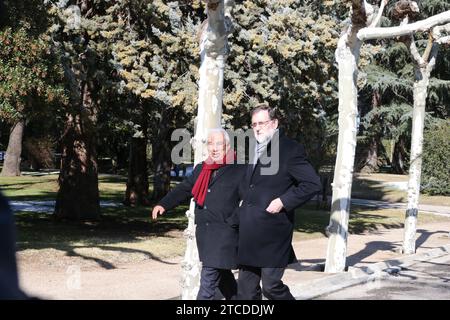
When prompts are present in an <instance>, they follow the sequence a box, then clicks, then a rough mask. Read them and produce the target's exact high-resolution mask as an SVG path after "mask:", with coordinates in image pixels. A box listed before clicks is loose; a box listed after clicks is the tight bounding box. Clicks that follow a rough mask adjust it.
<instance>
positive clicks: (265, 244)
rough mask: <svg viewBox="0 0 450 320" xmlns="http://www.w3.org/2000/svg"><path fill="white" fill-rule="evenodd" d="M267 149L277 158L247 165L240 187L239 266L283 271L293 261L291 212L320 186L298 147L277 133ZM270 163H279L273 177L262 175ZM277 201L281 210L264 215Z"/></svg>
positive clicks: (301, 149) (310, 196)
mask: <svg viewBox="0 0 450 320" xmlns="http://www.w3.org/2000/svg"><path fill="white" fill-rule="evenodd" d="M267 149H268V154H269V155H270V154H271V152H275V151H276V150H277V149H278V150H279V156H278V157H272V160H270V161H268V158H266V159H264V157H261V161H259V160H258V162H257V163H256V165H255V166H254V165H253V164H249V165H248V166H247V170H246V177H245V179H244V181H243V182H242V184H241V186H240V194H241V197H242V198H243V202H242V204H241V206H240V208H239V210H238V212H239V252H238V262H239V264H241V265H247V266H254V267H268V268H269V267H274V268H275V267H286V266H287V265H288V264H289V263H292V262H294V261H295V259H296V258H295V254H294V251H293V248H292V235H293V230H294V210H295V209H296V208H297V207H299V206H300V205H302V204H303V203H305V202H307V201H308V200H310V199H311V198H312V197H313V196H314V195H316V194H317V193H318V192H319V191H320V189H321V187H320V186H321V184H320V178H319V176H318V175H317V173H316V171H315V170H314V168H313V167H312V166H311V164H310V163H309V161H308V160H307V158H306V155H305V150H304V148H303V146H302V145H301V144H299V143H297V142H296V141H294V140H292V139H289V138H288V137H286V136H285V135H284V134H283V133H282V132H281V133H280V132H279V131H277V133H276V134H275V135H274V138H273V139H272V141H271V142H270V143H269V145H268V147H267ZM276 158H278V159H279V160H276ZM273 161H278V170H277V171H276V173H275V174H269V175H267V174H264V169H266V170H267V169H268V168H269V167H271V166H272V168H275V167H276V163H274V162H273ZM261 170H263V172H262V171H261ZM278 197H279V198H280V199H281V201H282V202H283V205H284V208H283V209H282V210H281V212H279V213H277V214H272V213H269V212H267V211H266V210H265V209H266V208H267V207H268V206H269V204H270V202H271V201H272V200H274V199H276V198H278Z"/></svg>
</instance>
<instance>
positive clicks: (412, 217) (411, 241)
mask: <svg viewBox="0 0 450 320" xmlns="http://www.w3.org/2000/svg"><path fill="white" fill-rule="evenodd" d="M436 55H437V49H436V46H435V48H434V49H433V53H432V56H431V60H430V62H428V63H427V64H426V65H425V66H416V68H415V82H414V93H413V95H414V110H413V123H412V137H411V155H410V158H411V160H410V164H409V181H408V205H407V209H406V217H405V231H404V237H403V253H404V254H413V253H415V252H416V225H417V214H418V205H419V195H420V178H421V173H422V143H423V128H424V123H425V106H426V99H427V93H428V84H429V80H430V74H431V71H432V70H433V68H434V64H435V60H436Z"/></svg>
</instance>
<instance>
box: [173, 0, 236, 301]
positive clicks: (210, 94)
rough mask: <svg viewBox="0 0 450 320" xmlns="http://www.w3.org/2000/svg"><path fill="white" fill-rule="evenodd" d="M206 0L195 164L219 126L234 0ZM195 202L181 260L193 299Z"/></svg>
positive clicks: (187, 296) (187, 294) (186, 294)
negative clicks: (214, 130)
mask: <svg viewBox="0 0 450 320" xmlns="http://www.w3.org/2000/svg"><path fill="white" fill-rule="evenodd" d="M205 2H207V3H208V4H207V14H208V23H207V28H206V29H205V30H203V32H202V34H201V39H200V40H201V43H200V52H201V58H202V62H201V66H200V81H199V98H198V113H197V119H196V120H197V123H196V125H195V135H194V141H193V147H194V164H195V165H196V164H198V163H200V162H201V161H203V160H205V159H206V157H207V155H208V153H207V148H206V139H207V133H208V129H210V128H220V127H221V125H220V124H221V117H222V100H223V72H224V67H225V61H226V59H227V56H228V53H229V49H228V42H227V36H228V34H229V33H230V28H231V12H230V11H231V8H232V6H233V5H234V1H225V3H224V1H223V0H221V1H217V2H213V1H205ZM194 208H195V204H194V201H193V200H192V199H191V204H190V207H189V210H188V211H187V212H186V215H187V217H188V221H189V222H188V227H187V229H186V231H185V237H186V241H187V243H186V253H185V256H184V260H183V279H182V294H181V298H182V299H183V300H192V299H195V298H196V296H197V293H198V289H199V286H200V270H201V264H200V261H199V258H198V250H197V244H196V240H195V224H194Z"/></svg>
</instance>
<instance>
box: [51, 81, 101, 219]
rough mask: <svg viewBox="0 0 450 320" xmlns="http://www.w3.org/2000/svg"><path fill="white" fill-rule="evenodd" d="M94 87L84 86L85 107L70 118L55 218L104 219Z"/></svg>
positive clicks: (68, 118)
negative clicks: (101, 215)
mask: <svg viewBox="0 0 450 320" xmlns="http://www.w3.org/2000/svg"><path fill="white" fill-rule="evenodd" d="M91 90H92V86H88V84H87V83H84V84H83V85H82V104H83V106H82V107H81V108H79V109H78V110H74V111H73V112H70V113H68V114H67V119H66V124H65V129H64V134H63V137H62V148H63V150H62V159H61V170H60V174H59V178H58V183H59V191H58V194H57V197H56V205H55V217H56V218H58V219H71V220H96V219H98V218H99V217H100V198H99V190H98V168H97V146H96V144H97V139H96V128H95V127H96V119H97V112H96V107H95V105H94V102H93V101H92V98H91Z"/></svg>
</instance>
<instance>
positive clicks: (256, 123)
mask: <svg viewBox="0 0 450 320" xmlns="http://www.w3.org/2000/svg"><path fill="white" fill-rule="evenodd" d="M270 121H272V120H267V121H260V122H253V123H252V124H251V126H252V128H256V127H257V126H260V127H265V126H266V125H267V124H268V123H269V122H270Z"/></svg>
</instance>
